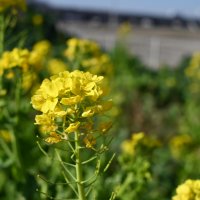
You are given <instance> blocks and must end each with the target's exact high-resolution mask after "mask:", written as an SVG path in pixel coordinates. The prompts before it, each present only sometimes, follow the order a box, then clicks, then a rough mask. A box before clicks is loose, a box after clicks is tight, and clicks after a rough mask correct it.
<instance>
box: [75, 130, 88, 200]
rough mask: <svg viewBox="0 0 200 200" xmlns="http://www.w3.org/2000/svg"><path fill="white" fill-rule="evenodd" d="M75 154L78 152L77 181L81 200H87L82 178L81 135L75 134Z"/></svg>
mask: <svg viewBox="0 0 200 200" xmlns="http://www.w3.org/2000/svg"><path fill="white" fill-rule="evenodd" d="M75 152H76V180H77V187H78V196H79V200H86V197H85V191H84V186H83V180H82V179H83V178H82V163H81V156H80V146H79V134H78V132H75Z"/></svg>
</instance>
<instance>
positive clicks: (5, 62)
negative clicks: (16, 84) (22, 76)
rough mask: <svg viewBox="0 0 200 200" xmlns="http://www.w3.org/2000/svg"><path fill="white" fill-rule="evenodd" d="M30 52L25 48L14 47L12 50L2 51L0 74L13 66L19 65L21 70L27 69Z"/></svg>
mask: <svg viewBox="0 0 200 200" xmlns="http://www.w3.org/2000/svg"><path fill="white" fill-rule="evenodd" d="M29 57H30V52H29V51H28V50H27V49H18V48H15V49H13V50H12V51H6V52H4V53H3V55H2V57H1V59H0V75H2V74H3V72H4V70H6V69H11V68H13V67H21V68H22V70H23V71H27V70H28V67H29Z"/></svg>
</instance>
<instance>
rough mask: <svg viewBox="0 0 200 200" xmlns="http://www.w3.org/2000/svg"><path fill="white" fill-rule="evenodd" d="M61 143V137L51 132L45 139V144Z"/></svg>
mask: <svg viewBox="0 0 200 200" xmlns="http://www.w3.org/2000/svg"><path fill="white" fill-rule="evenodd" d="M60 141H62V139H61V136H60V135H59V134H57V133H55V132H51V133H50V134H49V137H47V138H46V139H45V142H47V143H50V144H55V143H58V142H60Z"/></svg>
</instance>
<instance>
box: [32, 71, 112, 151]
mask: <svg viewBox="0 0 200 200" xmlns="http://www.w3.org/2000/svg"><path fill="white" fill-rule="evenodd" d="M102 80H103V77H102V76H97V75H92V74H91V73H89V72H82V71H78V70H76V71H73V72H71V73H70V72H68V71H65V72H61V73H59V74H58V75H54V76H51V77H50V79H45V80H44V81H43V82H42V84H41V86H40V88H39V89H38V90H37V91H36V94H35V95H34V96H33V97H32V99H31V103H32V105H33V108H35V109H36V110H38V111H40V112H41V114H40V115H36V118H35V120H36V124H38V125H40V126H41V129H42V130H43V131H44V132H45V133H46V134H47V135H48V137H47V139H46V141H47V142H48V141H51V142H50V143H55V141H57V142H59V141H61V140H62V139H63V138H67V135H68V134H70V133H73V132H76V131H80V132H81V133H83V135H84V139H83V141H85V142H86V146H87V147H91V145H92V144H95V142H94V140H95V138H94V137H93V136H91V133H92V132H93V131H94V129H95V128H94V123H93V118H94V117H95V116H96V115H99V114H101V113H104V112H105V111H107V110H109V109H110V108H111V106H112V101H111V100H106V101H105V100H103V99H102V98H103V96H104V93H103V89H102ZM83 127H90V129H89V128H83ZM106 128H107V127H105V129H106ZM101 129H102V127H101ZM107 129H108V128H107ZM54 132H55V133H56V135H55V134H52V133H54ZM104 132H105V130H104ZM54 136H55V137H56V138H57V139H55V140H53V139H52V137H54ZM58 137H59V138H60V140H58ZM48 138H49V139H48Z"/></svg>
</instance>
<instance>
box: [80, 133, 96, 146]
mask: <svg viewBox="0 0 200 200" xmlns="http://www.w3.org/2000/svg"><path fill="white" fill-rule="evenodd" d="M83 141H84V143H85V146H86V147H87V148H92V147H93V146H94V145H95V144H96V139H95V138H94V137H93V135H92V134H87V136H86V137H84V139H83Z"/></svg>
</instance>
